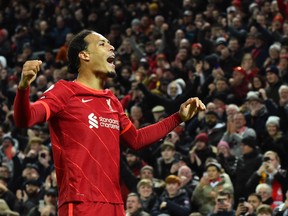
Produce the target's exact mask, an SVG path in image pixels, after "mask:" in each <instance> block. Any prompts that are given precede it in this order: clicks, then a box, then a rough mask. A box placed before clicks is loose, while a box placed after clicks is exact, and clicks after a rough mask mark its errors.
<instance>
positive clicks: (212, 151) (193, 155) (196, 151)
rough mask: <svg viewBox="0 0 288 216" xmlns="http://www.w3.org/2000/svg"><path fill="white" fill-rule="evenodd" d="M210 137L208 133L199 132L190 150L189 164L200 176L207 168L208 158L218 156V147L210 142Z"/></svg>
mask: <svg viewBox="0 0 288 216" xmlns="http://www.w3.org/2000/svg"><path fill="white" fill-rule="evenodd" d="M208 142H209V138H208V135H207V134H206V133H199V134H198V135H197V136H196V137H195V140H194V145H193V147H192V148H191V150H190V152H189V157H190V158H189V159H190V161H189V162H190V163H189V166H190V167H191V169H192V170H193V171H195V172H196V174H197V175H198V176H199V177H200V176H202V175H203V173H204V171H205V170H206V167H205V161H206V160H207V158H210V157H212V158H216V153H217V149H216V147H215V146H211V145H209V144H208Z"/></svg>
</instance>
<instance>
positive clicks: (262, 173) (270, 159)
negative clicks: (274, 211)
mask: <svg viewBox="0 0 288 216" xmlns="http://www.w3.org/2000/svg"><path fill="white" fill-rule="evenodd" d="M260 183H266V184H268V185H269V186H270V187H271V197H272V199H273V205H274V207H275V206H278V205H279V204H281V203H282V202H283V201H284V200H285V191H287V172H286V170H284V169H281V165H280V159H279V156H278V154H277V153H276V152H273V151H267V152H266V153H265V154H264V155H263V162H262V164H261V166H260V167H259V168H258V170H257V171H255V172H254V173H253V175H252V176H251V177H250V178H249V180H248V182H247V187H249V188H250V189H251V190H255V189H256V187H257V185H258V184H260ZM262 201H263V200H262Z"/></svg>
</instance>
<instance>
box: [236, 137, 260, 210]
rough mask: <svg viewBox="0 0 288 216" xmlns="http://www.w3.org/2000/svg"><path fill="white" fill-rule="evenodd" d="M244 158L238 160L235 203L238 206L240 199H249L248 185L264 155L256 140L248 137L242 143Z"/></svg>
mask: <svg viewBox="0 0 288 216" xmlns="http://www.w3.org/2000/svg"><path fill="white" fill-rule="evenodd" d="M241 150H242V156H241V157H240V158H239V160H238V164H237V169H236V181H235V183H236V184H235V194H234V195H235V203H236V205H237V204H238V199H239V197H245V198H247V197H248V195H249V194H250V193H252V192H253V191H249V190H248V188H247V187H246V183H247V181H248V179H249V178H250V176H251V175H252V174H253V173H254V172H255V171H256V170H257V169H258V168H259V167H260V165H261V163H262V155H261V154H260V153H259V151H258V149H257V143H256V138H255V137H252V136H247V137H245V138H243V139H242V141H241Z"/></svg>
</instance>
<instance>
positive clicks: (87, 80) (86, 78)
mask: <svg viewBox="0 0 288 216" xmlns="http://www.w3.org/2000/svg"><path fill="white" fill-rule="evenodd" d="M104 80H105V79H104V78H103V77H101V76H99V75H97V74H94V73H90V74H88V73H81V72H79V74H78V77H77V78H76V82H79V83H81V84H83V85H85V86H87V87H89V88H92V89H95V90H102V89H103V86H104Z"/></svg>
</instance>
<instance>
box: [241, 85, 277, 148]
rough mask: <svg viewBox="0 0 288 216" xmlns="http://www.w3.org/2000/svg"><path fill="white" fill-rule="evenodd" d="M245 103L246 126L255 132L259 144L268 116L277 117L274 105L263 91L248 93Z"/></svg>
mask: <svg viewBox="0 0 288 216" xmlns="http://www.w3.org/2000/svg"><path fill="white" fill-rule="evenodd" d="M246 101H247V108H248V111H247V113H246V114H245V116H246V121H247V126H248V127H251V128H253V129H254V130H255V132H256V135H257V139H258V141H259V142H260V143H261V142H262V140H263V134H264V133H263V132H264V131H265V130H266V126H265V124H266V121H267V119H268V117H269V115H277V107H276V104H275V103H274V102H273V101H272V100H269V99H268V98H267V96H266V93H265V90H264V89H260V90H259V91H258V92H254V91H249V92H248V94H247V96H246Z"/></svg>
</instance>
